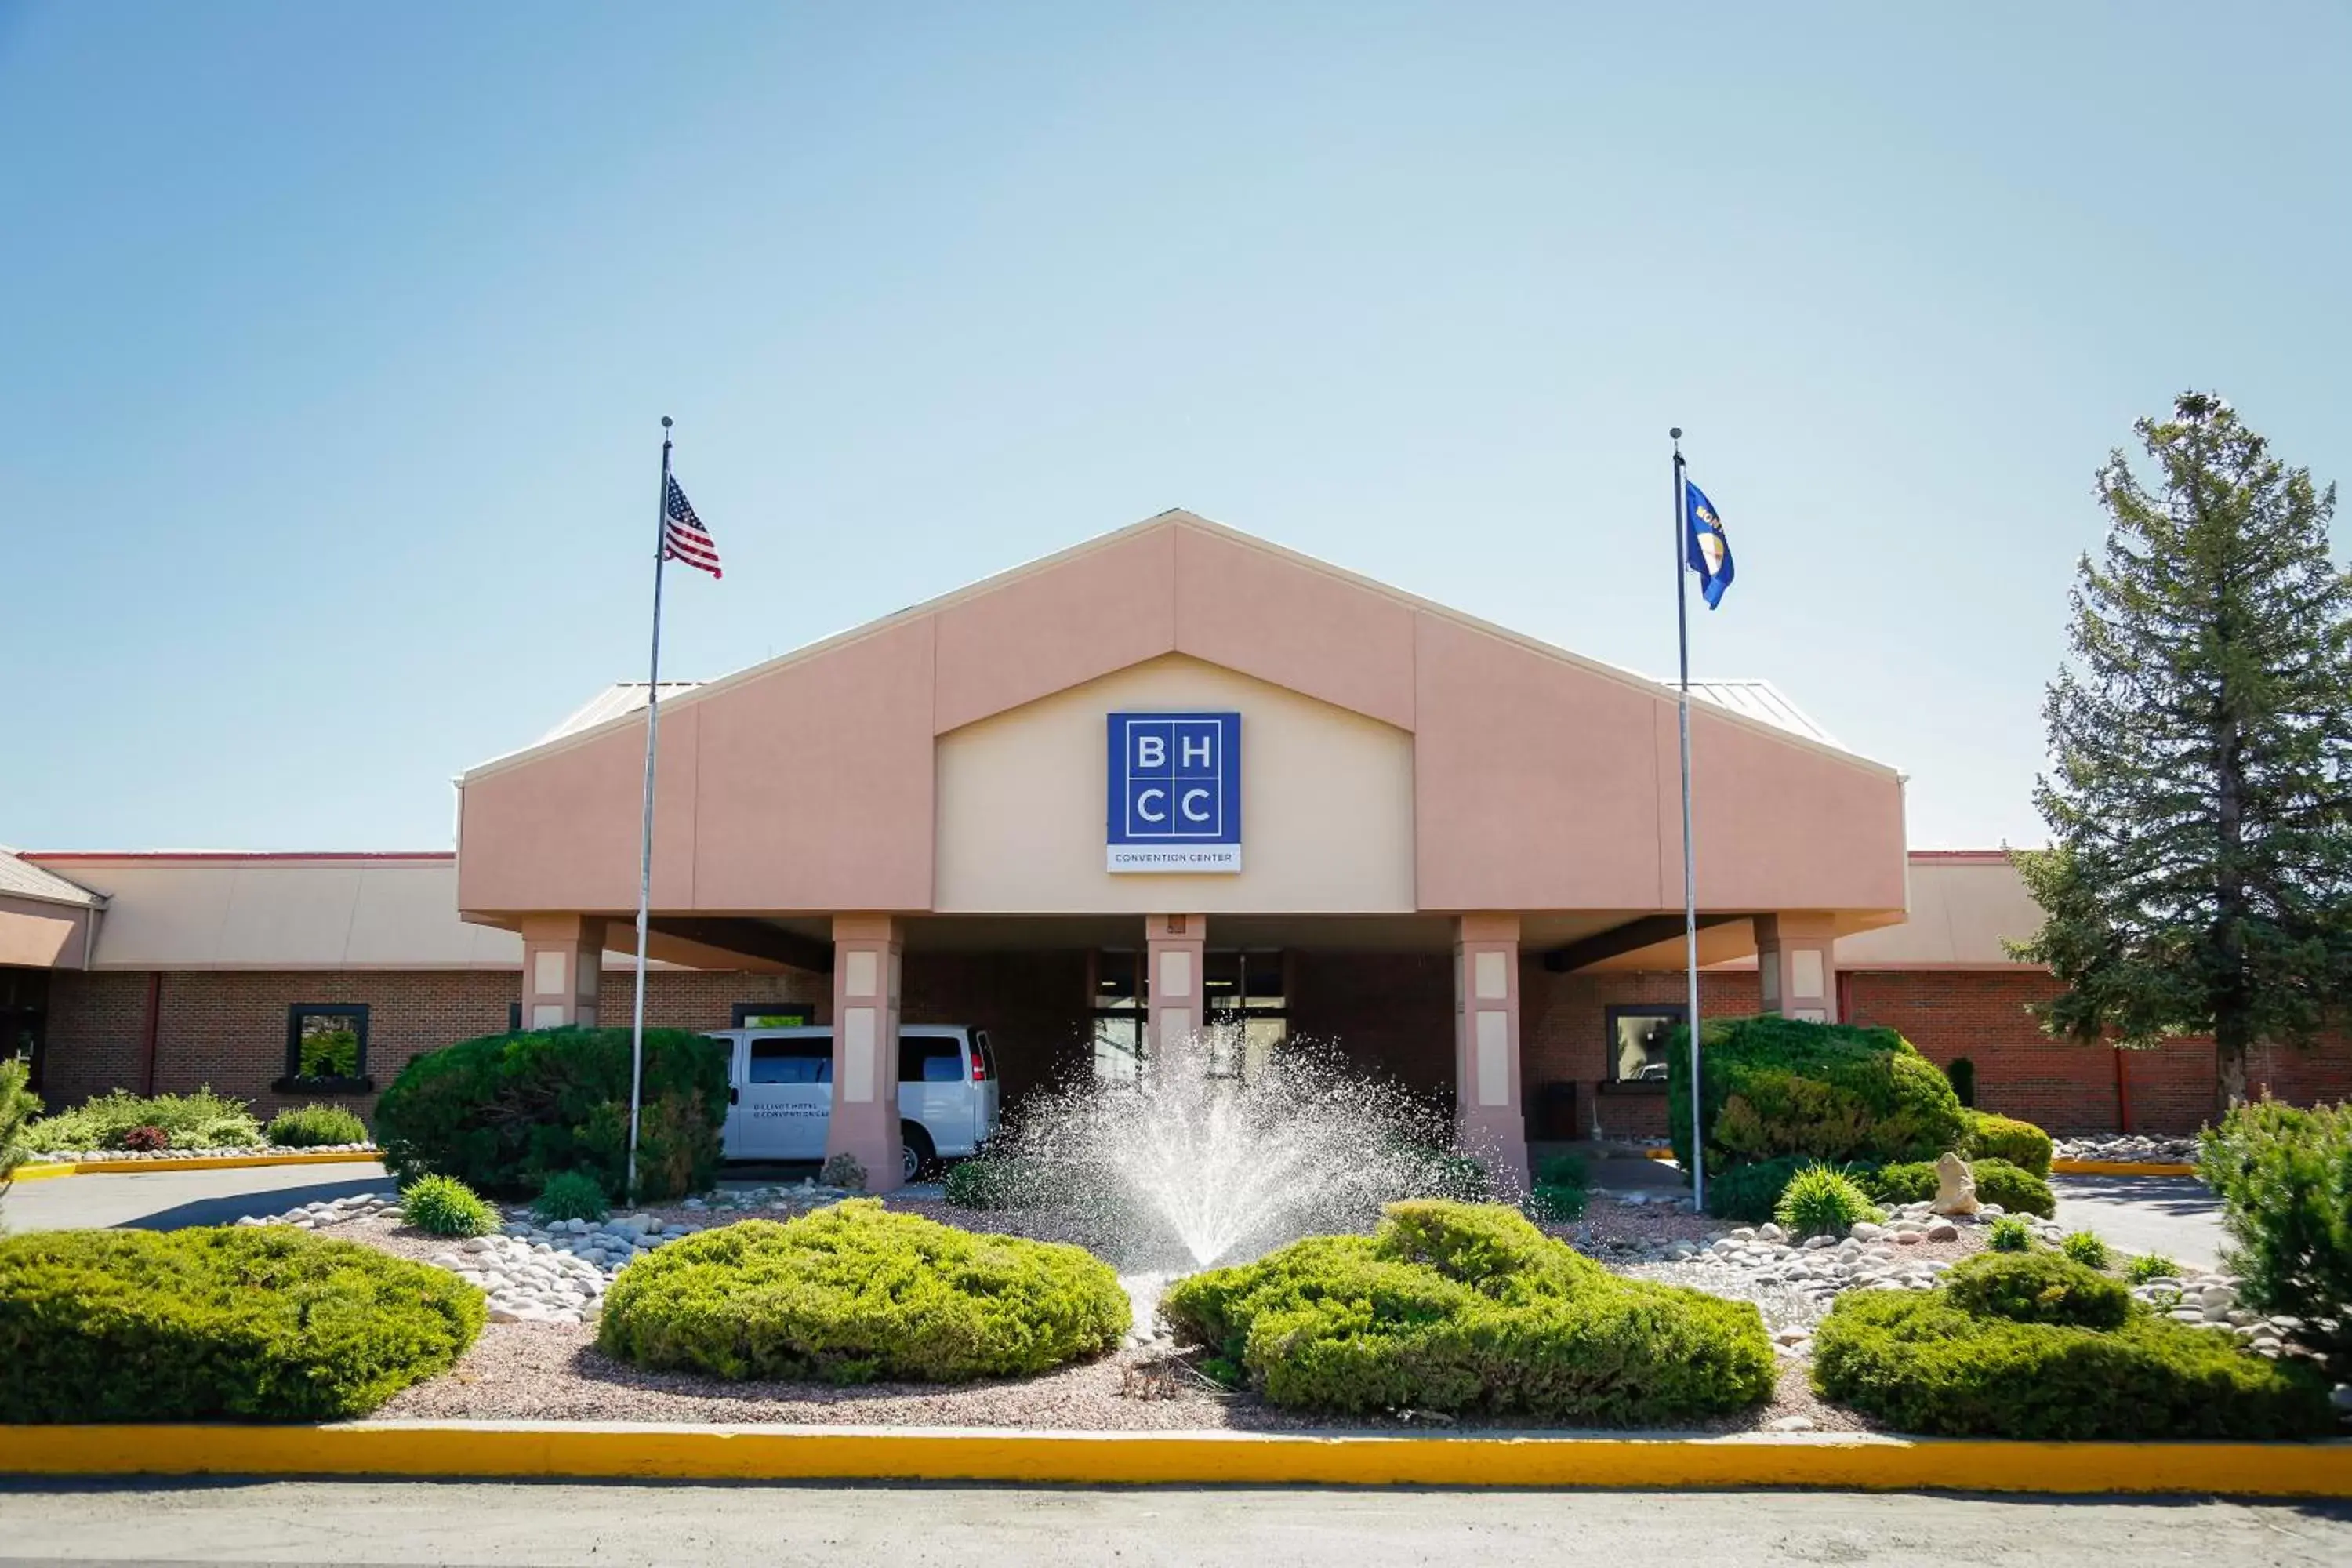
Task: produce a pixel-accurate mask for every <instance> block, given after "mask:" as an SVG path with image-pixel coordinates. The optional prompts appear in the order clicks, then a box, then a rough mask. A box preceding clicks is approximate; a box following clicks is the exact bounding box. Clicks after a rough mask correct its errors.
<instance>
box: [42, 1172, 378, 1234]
mask: <svg viewBox="0 0 2352 1568" xmlns="http://www.w3.org/2000/svg"><path fill="white" fill-rule="evenodd" d="M390 1191H392V1178H391V1177H390V1176H388V1175H386V1174H385V1173H384V1169H383V1166H382V1165H379V1164H375V1163H352V1164H345V1165H282V1166H278V1167H276V1168H274V1169H273V1168H270V1167H266V1166H264V1167H253V1168H247V1169H244V1170H230V1171H171V1170H158V1171H152V1172H148V1171H142V1172H139V1173H136V1174H134V1175H123V1176H61V1177H58V1178H56V1179H55V1180H51V1181H46V1182H19V1183H17V1184H16V1185H15V1186H14V1187H11V1188H10V1189H9V1191H8V1195H7V1196H6V1197H5V1198H0V1226H6V1227H7V1228H8V1229H9V1230H12V1231H26V1230H73V1229H83V1228H104V1227H108V1226H131V1227H134V1228H136V1229H141V1230H177V1229H179V1228H180V1227H181V1226H191V1225H229V1224H233V1223H234V1222H236V1220H239V1219H242V1218H244V1217H245V1216H246V1215H273V1214H283V1213H284V1212H286V1211H287V1210H288V1209H290V1208H293V1207H295V1206H297V1205H301V1204H307V1203H313V1202H316V1201H317V1200H319V1199H320V1198H340V1197H348V1196H349V1195H351V1194H353V1193H372V1192H380V1193H388V1192H390Z"/></svg>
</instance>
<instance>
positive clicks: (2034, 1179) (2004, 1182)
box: [1969, 1160, 2058, 1219]
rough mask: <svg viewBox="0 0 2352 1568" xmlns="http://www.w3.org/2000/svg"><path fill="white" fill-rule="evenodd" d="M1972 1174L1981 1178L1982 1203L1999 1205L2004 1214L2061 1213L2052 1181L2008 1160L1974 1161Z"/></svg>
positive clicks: (2046, 1215) (1979, 1184)
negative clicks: (2023, 1169) (2053, 1191)
mask: <svg viewBox="0 0 2352 1568" xmlns="http://www.w3.org/2000/svg"><path fill="white" fill-rule="evenodd" d="M1969 1174H1970V1175H1972V1176H1974V1177H1976V1179H1977V1202H1979V1203H1980V1204H1999V1205H2000V1206H2001V1209H2002V1211H2003V1212H2004V1213H2008V1214H2030V1215H2041V1216H2042V1218H2043V1219H2048V1218H2049V1217H2050V1216H2051V1215H2054V1214H2056V1213H2057V1212H2058V1199H2057V1196H2056V1194H2053V1193H2052V1192H2051V1190H2050V1184H2049V1183H2047V1182H2045V1181H2043V1180H2042V1178H2041V1177H2039V1176H2037V1175H2035V1174H2034V1173H2032V1172H2031V1171H2022V1170H2020V1169H2018V1168H2017V1167H2016V1166H2015V1165H2012V1164H2011V1163H2009V1162H2008V1161H2006V1160H1971V1161H1970V1162H1969Z"/></svg>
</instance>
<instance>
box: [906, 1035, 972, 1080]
mask: <svg viewBox="0 0 2352 1568" xmlns="http://www.w3.org/2000/svg"><path fill="white" fill-rule="evenodd" d="M898 1081H899V1082H900V1083H961V1082H962V1081H963V1047H962V1046H961V1045H960V1044H959V1043H958V1042H957V1041H956V1040H955V1039H954V1038H953V1037H950V1036H947V1035H901V1036H899V1037H898Z"/></svg>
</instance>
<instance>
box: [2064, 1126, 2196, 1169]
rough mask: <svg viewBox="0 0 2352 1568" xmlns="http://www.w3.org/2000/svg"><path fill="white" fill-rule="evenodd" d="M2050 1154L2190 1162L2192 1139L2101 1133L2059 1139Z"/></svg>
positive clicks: (2193, 1157) (2073, 1157) (2193, 1151)
mask: <svg viewBox="0 0 2352 1568" xmlns="http://www.w3.org/2000/svg"><path fill="white" fill-rule="evenodd" d="M2051 1152H2052V1157H2053V1158H2054V1159H2059V1160H2119V1161H2145V1162H2147V1163H2152V1164H2183V1165H2193V1164H2195V1163H2197V1140H2196V1139H2194V1138H2150V1137H2143V1136H2141V1135H2140V1134H2138V1133H2132V1132H2103V1133H2100V1134H2098V1135H2097V1136H2095V1137H2089V1138H2061V1139H2058V1140H2057V1141H2056V1142H2055V1144H2054V1145H2053V1149H2052V1151H2051Z"/></svg>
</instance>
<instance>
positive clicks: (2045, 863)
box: [2014, 392, 2352, 1107]
mask: <svg viewBox="0 0 2352 1568" xmlns="http://www.w3.org/2000/svg"><path fill="white" fill-rule="evenodd" d="M2135 429H2136V430H2137V432H2138V435H2139V438H2140V441H2141V443H2142V445H2143V446H2145V447H2147V456H2148V458H2150V459H2152V461H2153V463H2154V465H2155V468H2154V471H2153V473H2152V474H2151V475H2150V477H2149V479H2148V481H2147V482H2143V480H2142V479H2141V478H2140V476H2139V475H2137V474H2136V473H2135V472H2134V471H2133V469H2132V467H2131V464H2130V463H2129V462H2128V461H2127V460H2126V458H2125V455H2124V453H2123V452H2122V451H2121V450H2117V451H2116V452H2114V453H2112V454H2111V455H2110V456H2109V458H2108V459H2107V461H2106V464H2105V467H2103V468H2101V469H2100V470H2099V475H2098V496H2099V500H2100V504H2101V505H2102V506H2104V507H2105V510H2106V512H2107V518H2108V524H2107V540H2106V551H2105V559H2104V560H2103V561H2102V562H2101V563H2098V564H2094V563H2092V560H2091V558H2090V556H2088V555H2087V554H2086V555H2084V557H2083V559H2082V562H2081V563H2080V566H2079V567H2078V574H2079V580H2078V582H2077V584H2076V586H2075V588H2074V593H2073V595H2071V598H2070V605H2071V607H2072V611H2073V622H2074V624H2073V626H2072V629H2071V632H2070V636H2069V639H2068V640H2069V644H2070V647H2071V649H2072V658H2070V659H2069V660H2068V662H2067V663H2066V665H2064V666H2063V667H2062V668H2061V669H2060V671H2059V674H2058V678H2057V679H2056V680H2055V681H2053V683H2052V684H2051V687H2050V691H2049V699H2048V701H2047V703H2046V704H2045V706H2044V710H2043V712H2044V716H2045V718H2046V720H2047V721H2048V724H2049V731H2050V756H2051V771H2050V772H2049V773H2046V774H2044V775H2043V776H2042V779H2041V780H2040V781H2039V783H2038V784H2037V786H2036V788H2035V791H2034V802H2035V805H2038V806H2039V807H2040V808H2041V811H2042V817H2043V819H2044V820H2045V821H2047V822H2048V823H2049V825H2050V828H2051V833H2052V837H2053V845H2052V847H2050V848H2048V849H2044V850H2038V851H2029V852H2023V853H2020V854H2017V855H2016V856H2015V857H2014V858H2015V859H2016V861H2017V863H2018V866H2019V868H2020V869H2021V871H2022V872H2023V874H2024V877H2025V880H2026V885H2027V887H2028V888H2029V889H2031V890H2032V893H2033V896H2034V898H2035V899H2036V900H2038V901H2039V902H2040V903H2041V905H2042V910H2043V913H2044V917H2045V918H2044V921H2043V924H2042V931H2041V933H2040V934H2039V935H2038V936H2036V937H2035V938H2034V939H2033V940H2032V942H2026V943H2023V944H2021V945H2020V946H2018V947H2017V948H2016V949H2015V950H2014V951H2015V952H2017V953H2018V955H2019V956H2020V957H2021V958H2026V959H2030V960H2032V961H2034V962H2037V963H2046V964H2048V965H2049V966H2050V969H2051V971H2052V973H2053V974H2055V975H2056V976H2057V978H2058V980H2059V981H2060V982H2061V983H2062V984H2064V985H2065V987H2066V990H2065V992H2064V994H2062V995H2060V996H2058V997H2057V998H2056V999H2054V1000H2053V1001H2052V1002H2051V1003H2049V1004H2048V1005H2047V1006H2046V1007H2043V1008H2041V1009H2039V1010H2038V1011H2039V1012H2040V1013H2041V1016H2042V1026H2043V1027H2044V1028H2045V1029H2046V1030H2048V1031H2049V1032H2051V1033H2053V1034H2056V1035H2063V1036H2067V1037H2074V1038H2076V1039H2082V1040H2096V1039H2101V1038H2112V1039H2114V1040H2116V1042H2117V1043H2118V1044H2121V1045H2126V1046H2132V1045H2145V1044H2149V1043H2153V1042H2154V1041H2156V1040H2158V1039H2161V1038H2163V1037H2166V1036H2169V1035H2179V1034H2210V1035H2211V1036H2212V1037H2213V1040H2214V1044H2215V1047H2216V1054H2217V1057H2218V1059H2219V1063H2220V1085H2219V1089H2220V1097H2221V1105H2222V1106H2223V1107H2226V1106H2228V1105H2230V1104H2232V1103H2235V1102H2236V1101H2238V1100H2242V1099H2243V1098H2244V1097H2245V1091H2246V1051H2247V1047H2250V1046H2252V1045H2253V1044H2255V1043H2257V1042H2273V1041H2276V1042H2282V1043H2286V1042H2292V1043H2296V1044H2300V1043H2302V1042H2305V1041H2306V1040H2308V1039H2309V1038H2310V1037H2311V1036H2312V1035H2313V1034H2314V1033H2315V1031H2317V1030H2318V1029H2319V1028H2321V1027H2323V1026H2326V1025H2328V1024H2330V1023H2331V1022H2336V1021H2339V1020H2340V1019H2341V1016H2342V1007H2343V1004H2344V1003H2345V1001H2346V1000H2347V995H2352V910H2347V898H2352V578H2347V576H2346V575H2345V574H2343V573H2341V572H2338V571H2337V570H2336V566H2335V563H2333V561H2332V560H2331V559H2330V557H2329V554H2328V539H2327V523H2328V519H2329V517H2330V516H2331V515H2332V514H2333V512H2334V511H2335V510H2336V490H2335V487H2334V486H2332V485H2331V486H2329V487H2328V489H2326V491H2325V492H2324V493H2323V492H2319V491H2315V489H2313V488H2312V482H2311V474H2310V471H2309V470H2308V469H2305V468H2287V467H2286V466H2285V465H2284V464H2283V463H2281V462H2280V461H2279V460H2278V459H2277V458H2274V457H2273V456H2272V455H2271V453H2270V451H2269V449H2268V447H2267V446H2266V444H2265V443H2264V442H2263V438H2262V437H2260V436H2257V435H2255V434H2254V433H2253V432H2252V430H2249V429H2248V428H2246V426H2244V425H2243V424H2242V423H2241V422H2240V421H2239V419H2238V416H2237V414H2236V413H2235V412H2234V411H2233V410H2232V409H2231V407H2230V405H2228V404H2226V403H2224V402H2222V401H2221V399H2220V398H2218V397H2215V396H2211V395H2207V394H2203V393H2195V392H2191V393H2186V394H2184V395H2181V397H2180V398H2179V400H2178V401H2177V402H2176V403H2175V405H2174V407H2173V414H2172V417H2170V418H2169V419H2163V420H2157V419H2143V420H2141V421H2139V423H2138V424H2137V426H2135ZM2151 487H2152V488H2151Z"/></svg>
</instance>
